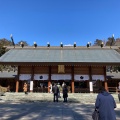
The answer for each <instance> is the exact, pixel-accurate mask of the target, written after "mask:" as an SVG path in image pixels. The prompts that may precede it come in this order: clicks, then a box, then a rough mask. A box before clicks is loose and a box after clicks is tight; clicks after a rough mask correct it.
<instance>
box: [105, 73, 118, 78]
mask: <svg viewBox="0 0 120 120" xmlns="http://www.w3.org/2000/svg"><path fill="white" fill-rule="evenodd" d="M106 77H107V79H120V72H112V73H111V72H107V74H106Z"/></svg>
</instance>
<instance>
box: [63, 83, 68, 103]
mask: <svg viewBox="0 0 120 120" xmlns="http://www.w3.org/2000/svg"><path fill="white" fill-rule="evenodd" d="M67 97H68V89H67V85H64V87H63V98H64V101H63V102H67Z"/></svg>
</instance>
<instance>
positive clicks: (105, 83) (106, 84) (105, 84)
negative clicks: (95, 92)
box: [103, 66, 108, 91]
mask: <svg viewBox="0 0 120 120" xmlns="http://www.w3.org/2000/svg"><path fill="white" fill-rule="evenodd" d="M103 69H104V80H105V82H104V87H105V89H106V90H107V91H108V83H107V80H106V66H104V68H103Z"/></svg>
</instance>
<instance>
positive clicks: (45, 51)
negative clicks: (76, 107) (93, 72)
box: [0, 47, 120, 65]
mask: <svg viewBox="0 0 120 120" xmlns="http://www.w3.org/2000/svg"><path fill="white" fill-rule="evenodd" d="M0 63H1V64H15V65H16V64H17V65H19V64H25V65H26V64H31V63H32V64H34V65H38V64H39V65H40V64H41V65H46V64H47V65H51V64H55V65H58V64H68V65H70V64H72V65H77V64H81V65H83V64H86V65H87V64H101V65H112V64H113V65H120V54H119V53H118V52H117V51H116V50H114V49H104V48H97V49H96V48H95V49H92V48H69V47H66V48H60V47H56V48H44V47H41V48H15V49H11V50H9V51H8V52H6V53H5V54H4V55H3V56H1V57H0Z"/></svg>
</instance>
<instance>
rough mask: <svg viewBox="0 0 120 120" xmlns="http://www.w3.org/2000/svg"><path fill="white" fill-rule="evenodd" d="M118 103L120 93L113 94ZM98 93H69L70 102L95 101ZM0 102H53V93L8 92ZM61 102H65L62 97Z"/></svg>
mask: <svg viewBox="0 0 120 120" xmlns="http://www.w3.org/2000/svg"><path fill="white" fill-rule="evenodd" d="M112 96H113V97H114V99H115V101H116V103H118V102H119V101H118V94H116V93H114V94H112ZM96 97H97V94H96V93H69V94H68V102H71V103H95V100H96ZM0 102H53V94H51V93H28V95H25V94H24V93H23V92H21V93H12V92H6V93H5V94H4V95H3V96H0ZM59 102H63V97H62V93H61V98H59Z"/></svg>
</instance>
